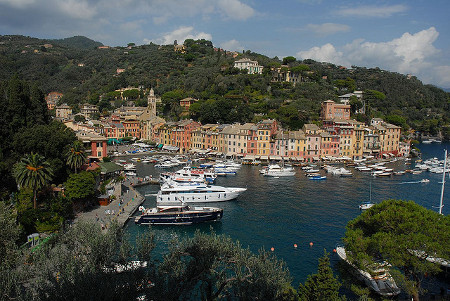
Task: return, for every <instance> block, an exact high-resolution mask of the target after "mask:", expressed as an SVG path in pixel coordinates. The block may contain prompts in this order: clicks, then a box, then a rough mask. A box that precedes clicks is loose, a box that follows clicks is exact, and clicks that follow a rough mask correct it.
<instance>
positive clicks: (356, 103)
mask: <svg viewBox="0 0 450 301" xmlns="http://www.w3.org/2000/svg"><path fill="white" fill-rule="evenodd" d="M349 105H350V107H351V109H352V112H353V113H356V111H358V110H360V109H361V108H362V106H363V104H362V102H361V100H360V99H359V98H358V97H357V96H356V95H352V96H350V101H349Z"/></svg>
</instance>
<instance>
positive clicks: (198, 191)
mask: <svg viewBox="0 0 450 301" xmlns="http://www.w3.org/2000/svg"><path fill="white" fill-rule="evenodd" d="M246 190H247V188H237V187H235V188H233V187H222V186H215V185H206V184H199V185H195V186H193V185H183V186H180V185H176V184H174V183H169V182H167V183H165V184H163V185H162V186H161V190H160V191H158V193H157V195H156V201H157V202H158V204H161V205H166V204H169V205H170V204H173V203H174V202H180V201H182V202H185V203H210V202H224V201H230V200H233V199H235V198H237V197H238V196H239V195H240V194H241V193H242V192H244V191H246Z"/></svg>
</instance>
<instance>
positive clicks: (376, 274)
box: [336, 247, 400, 297]
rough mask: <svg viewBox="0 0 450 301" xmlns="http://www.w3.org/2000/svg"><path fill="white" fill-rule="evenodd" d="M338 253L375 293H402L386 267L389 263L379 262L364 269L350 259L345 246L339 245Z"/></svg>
mask: <svg viewBox="0 0 450 301" xmlns="http://www.w3.org/2000/svg"><path fill="white" fill-rule="evenodd" d="M336 253H337V254H338V256H339V258H340V259H341V260H343V261H345V262H346V263H347V264H348V265H349V266H350V267H351V271H352V272H353V273H354V275H355V276H356V277H357V278H358V279H360V280H362V281H364V283H365V284H366V285H367V286H368V287H369V288H370V289H372V290H373V291H374V292H375V293H377V294H379V295H381V296H384V297H390V296H396V295H398V294H400V289H399V288H398V286H397V284H396V283H395V281H394V279H393V278H392V276H391V275H390V274H389V271H388V269H387V268H386V266H388V264H386V263H379V264H375V265H374V266H372V267H367V268H365V269H364V270H362V269H360V268H358V267H357V266H356V265H355V264H353V263H351V262H350V261H349V260H348V258H347V254H346V252H345V248H344V247H337V248H336Z"/></svg>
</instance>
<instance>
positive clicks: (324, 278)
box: [298, 250, 345, 301]
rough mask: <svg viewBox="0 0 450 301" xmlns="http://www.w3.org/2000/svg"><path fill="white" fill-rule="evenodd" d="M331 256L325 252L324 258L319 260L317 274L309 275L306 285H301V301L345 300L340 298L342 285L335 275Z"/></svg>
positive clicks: (299, 290) (299, 292) (299, 291)
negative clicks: (331, 264)
mask: <svg viewBox="0 0 450 301" xmlns="http://www.w3.org/2000/svg"><path fill="white" fill-rule="evenodd" d="M329 256H330V254H329V253H327V252H326V250H324V254H323V257H321V258H319V265H318V269H317V274H313V275H309V276H308V279H307V280H306V282H305V284H304V285H303V284H300V286H299V288H298V294H299V296H300V300H305V301H309V300H314V301H333V300H345V297H342V296H339V288H340V287H341V284H340V283H339V281H338V280H337V278H335V277H334V275H333V270H332V269H331V266H330V258H329Z"/></svg>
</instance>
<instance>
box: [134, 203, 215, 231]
mask: <svg viewBox="0 0 450 301" xmlns="http://www.w3.org/2000/svg"><path fill="white" fill-rule="evenodd" d="M177 203H178V204H173V205H166V206H160V205H158V206H156V207H155V208H148V209H145V208H144V207H143V206H141V207H140V208H139V210H140V211H141V212H142V215H140V216H136V217H135V220H134V222H135V223H136V224H141V225H190V224H197V223H203V222H212V221H218V220H220V219H221V218H222V216H223V209H222V208H216V207H197V206H189V205H186V204H184V203H182V202H177Z"/></svg>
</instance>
